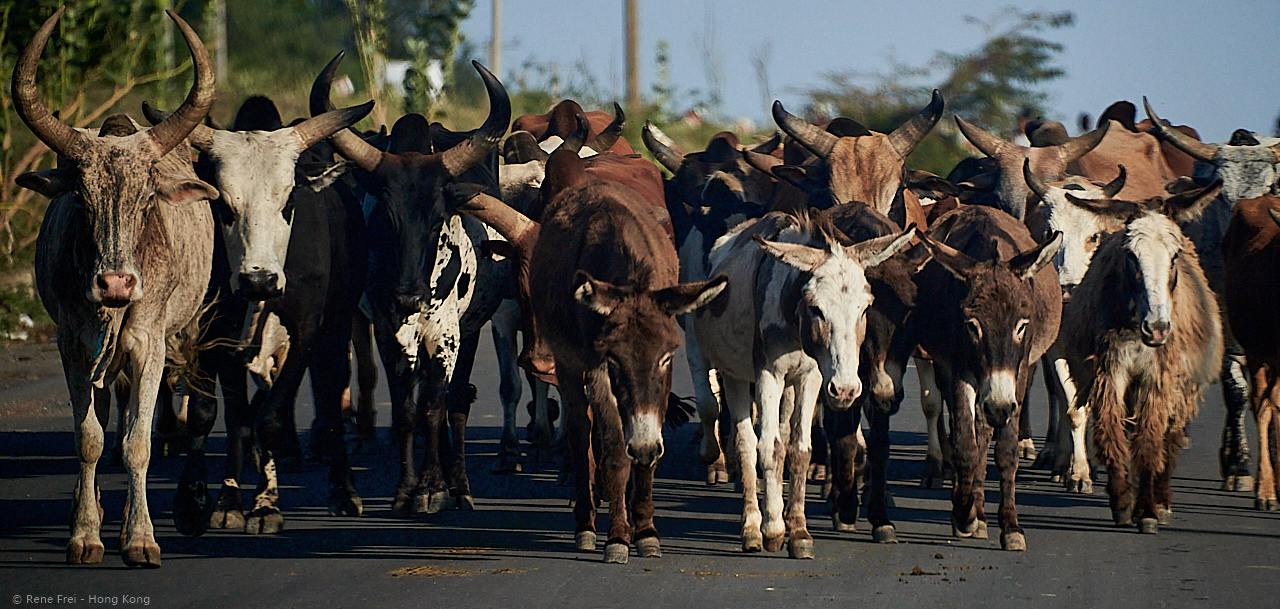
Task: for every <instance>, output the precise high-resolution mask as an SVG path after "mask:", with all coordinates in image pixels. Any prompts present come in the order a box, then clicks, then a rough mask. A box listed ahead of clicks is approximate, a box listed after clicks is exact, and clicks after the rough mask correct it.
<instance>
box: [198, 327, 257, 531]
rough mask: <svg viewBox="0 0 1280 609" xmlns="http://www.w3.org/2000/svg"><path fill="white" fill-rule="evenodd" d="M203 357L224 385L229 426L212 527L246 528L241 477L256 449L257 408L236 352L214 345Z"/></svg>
mask: <svg viewBox="0 0 1280 609" xmlns="http://www.w3.org/2000/svg"><path fill="white" fill-rule="evenodd" d="M201 358H202V360H203V359H211V361H210V368H211V369H212V370H214V371H215V372H216V375H217V379H218V384H219V385H220V386H221V388H222V403H223V408H222V410H223V416H224V418H225V422H226V428H227V459H226V468H225V472H224V473H223V479H222V489H221V490H220V491H219V492H218V502H217V505H215V506H214V508H213V513H212V514H210V516H209V526H210V527H212V528H215V529H243V528H244V524H245V522H244V507H243V504H242V502H241V499H240V477H241V475H243V473H244V458H245V456H246V455H248V454H249V453H250V451H256V447H255V443H254V438H253V413H254V412H256V411H255V410H254V409H252V408H250V406H249V399H248V384H247V379H246V375H245V368H244V364H242V363H241V362H240V360H239V358H237V357H235V355H234V353H233V352H231V351H230V350H229V349H225V348H214V349H211V350H209V351H206V352H205V353H204V354H202V355H201ZM263 397H264V398H265V397H266V392H263ZM256 468H257V465H256V463H255V469H256Z"/></svg>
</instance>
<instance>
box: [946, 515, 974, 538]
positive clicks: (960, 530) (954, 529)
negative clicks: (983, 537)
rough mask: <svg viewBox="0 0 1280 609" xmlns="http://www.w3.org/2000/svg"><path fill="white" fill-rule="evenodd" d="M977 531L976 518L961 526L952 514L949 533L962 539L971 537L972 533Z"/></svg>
mask: <svg viewBox="0 0 1280 609" xmlns="http://www.w3.org/2000/svg"><path fill="white" fill-rule="evenodd" d="M977 531H978V521H977V520H974V521H973V522H970V523H969V524H967V525H964V526H961V525H959V524H957V523H956V520H955V517H954V516H953V517H952V518H951V535H952V536H953V537H960V538H962V539H967V538H970V537H973V536H974V533H976V532H977Z"/></svg>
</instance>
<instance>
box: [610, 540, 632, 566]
mask: <svg viewBox="0 0 1280 609" xmlns="http://www.w3.org/2000/svg"><path fill="white" fill-rule="evenodd" d="M630 554H631V548H628V547H627V544H625V543H619V542H614V543H610V544H606V545H605V546H604V561H605V562H607V563H611V564H615V565H625V564H627V557H628V556H630Z"/></svg>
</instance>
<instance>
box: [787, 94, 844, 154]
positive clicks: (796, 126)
mask: <svg viewBox="0 0 1280 609" xmlns="http://www.w3.org/2000/svg"><path fill="white" fill-rule="evenodd" d="M773 120H774V122H776V123H778V126H779V127H781V128H782V130H783V131H786V132H787V135H788V136H791V138H793V139H795V141H797V142H800V145H801V146H804V147H805V148H807V149H809V152H812V153H814V154H815V155H817V156H818V158H820V159H822V160H826V158H827V157H828V156H831V149H832V148H835V145H836V142H838V141H840V138H838V137H836V136H834V135H831V134H830V133H827V132H826V131H823V130H822V129H819V128H817V127H815V126H813V125H810V124H809V123H808V122H807V121H804V120H801V119H799V118H796V117H794V116H792V115H791V113H789V112H787V111H786V109H784V108H783V107H782V102H780V101H777V100H774V102H773Z"/></svg>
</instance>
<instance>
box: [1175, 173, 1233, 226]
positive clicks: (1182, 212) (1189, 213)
mask: <svg viewBox="0 0 1280 609" xmlns="http://www.w3.org/2000/svg"><path fill="white" fill-rule="evenodd" d="M1220 192H1222V180H1221V179H1217V180H1214V181H1213V183H1212V184H1209V185H1208V186H1205V187H1204V188H1198V189H1195V190H1188V191H1186V192H1181V193H1178V194H1176V195H1173V196H1172V197H1169V198H1168V199H1165V200H1164V213H1165V215H1167V216H1169V217H1170V218H1173V221H1174V222H1179V223H1182V222H1190V221H1192V220H1195V219H1196V218H1199V217H1200V214H1201V213H1203V212H1204V208H1206V207H1208V206H1209V203H1212V202H1213V200H1214V199H1216V198H1218V193H1220Z"/></svg>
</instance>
